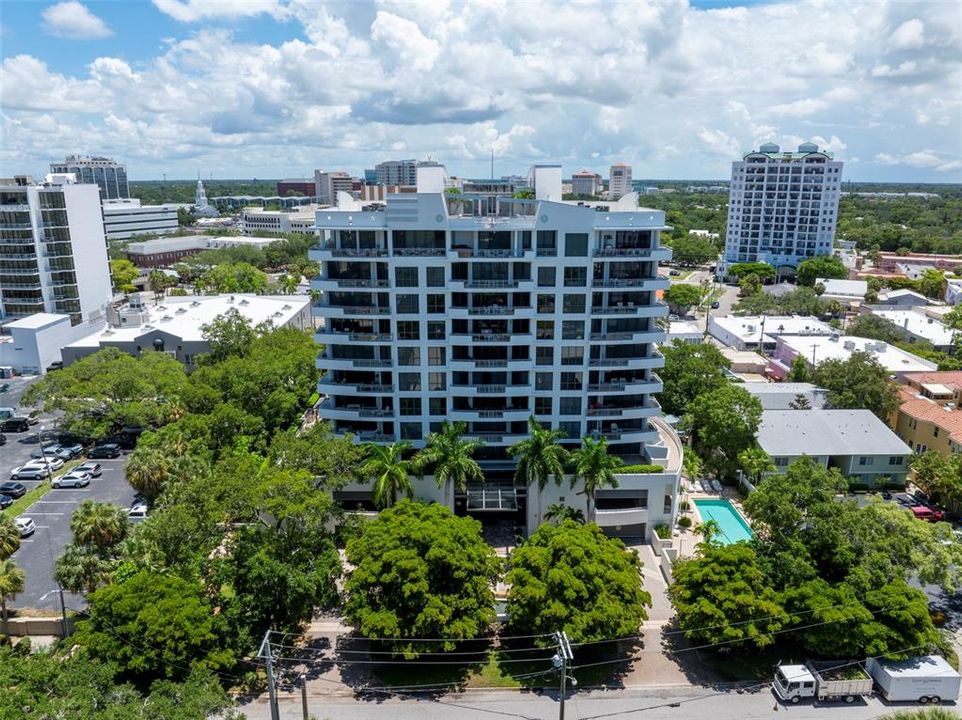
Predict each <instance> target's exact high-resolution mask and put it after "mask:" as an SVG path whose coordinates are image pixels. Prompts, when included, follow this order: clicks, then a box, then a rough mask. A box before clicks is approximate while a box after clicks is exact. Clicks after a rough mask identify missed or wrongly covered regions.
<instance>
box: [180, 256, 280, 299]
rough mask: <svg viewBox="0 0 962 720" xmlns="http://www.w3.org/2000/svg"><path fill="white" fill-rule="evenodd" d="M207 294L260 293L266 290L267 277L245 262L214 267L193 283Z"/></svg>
mask: <svg viewBox="0 0 962 720" xmlns="http://www.w3.org/2000/svg"><path fill="white" fill-rule="evenodd" d="M194 284H195V286H196V287H197V289H198V290H199V291H202V292H207V293H214V294H216V293H262V292H265V291H266V290H267V286H268V282H267V275H266V274H264V272H263V271H261V270H258V269H257V268H256V267H254V266H253V265H251V264H250V263H247V262H229V263H221V264H219V265H214V266H213V267H212V268H210V269H209V270H207V271H206V272H204V273H203V274H202V275H201V276H200V277H199V278H197V280H196V281H195V283H194Z"/></svg>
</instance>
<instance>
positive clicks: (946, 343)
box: [866, 306, 956, 351]
mask: <svg viewBox="0 0 962 720" xmlns="http://www.w3.org/2000/svg"><path fill="white" fill-rule="evenodd" d="M866 310H868V312H870V313H871V314H872V315H875V316H877V317H880V318H884V319H885V320H888V321H889V322H891V323H893V324H895V325H896V326H898V328H899V330H900V331H901V333H902V334H903V335H904V336H905V338H906V339H907V340H908V341H909V342H911V343H914V342H921V341H925V342H930V343H932V345H933V346H934V347H935V349H936V350H942V351H948V350H951V349H952V348H953V347H954V346H955V337H956V331H955V330H952V329H951V328H948V327H946V326H945V325H944V324H942V323H941V322H939V321H938V320H936V319H934V318H931V317H927V316H925V315H923V314H922V313H919V312H915V311H914V310H889V309H887V308H886V307H885V306H873V307H871V308H866Z"/></svg>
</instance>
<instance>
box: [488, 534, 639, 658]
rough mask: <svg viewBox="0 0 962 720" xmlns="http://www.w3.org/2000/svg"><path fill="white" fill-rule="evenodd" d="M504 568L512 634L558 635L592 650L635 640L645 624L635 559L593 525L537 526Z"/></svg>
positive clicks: (631, 551) (614, 540)
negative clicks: (612, 641)
mask: <svg viewBox="0 0 962 720" xmlns="http://www.w3.org/2000/svg"><path fill="white" fill-rule="evenodd" d="M510 567H511V569H510V570H509V571H508V574H507V576H506V578H505V581H506V582H507V583H508V584H509V585H510V586H511V589H510V590H509V591H508V615H509V617H510V632H512V633H515V632H516V633H518V634H532V635H534V634H541V633H545V634H548V633H552V632H554V631H556V630H564V631H566V632H567V633H568V636H569V637H570V638H571V640H572V642H576V643H579V642H592V641H595V640H604V639H610V638H616V637H624V636H631V635H635V634H637V633H638V629H639V627H640V625H641V623H642V622H644V621H645V620H647V619H648V613H647V610H646V608H647V607H649V606H650V605H651V595H649V594H648V593H647V592H645V591H644V590H643V589H642V575H641V561H640V560H639V558H638V554H637V553H636V552H634V551H633V550H627V549H626V548H625V546H624V544H622V542H621V541H620V540H617V539H612V538H608V537H607V536H606V535H605V534H604V533H603V532H602V531H601V529H600V528H599V527H598V526H597V525H595V524H593V523H592V524H589V525H580V524H578V523H576V522H574V521H573V520H565V521H564V522H563V523H561V524H560V525H558V526H554V525H547V524H546V525H542V526H541V527H540V528H538V530H537V531H536V532H535V533H534V534H533V535H532V536H531V537H530V538H529V539H528V541H527V542H525V543H524V544H523V545H521V546H520V547H518V548H516V549H515V550H514V551H513V552H512V553H511V559H510ZM550 642H551V640H550V639H545V641H544V644H548V643H550Z"/></svg>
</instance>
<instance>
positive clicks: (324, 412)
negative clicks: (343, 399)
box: [317, 399, 394, 420]
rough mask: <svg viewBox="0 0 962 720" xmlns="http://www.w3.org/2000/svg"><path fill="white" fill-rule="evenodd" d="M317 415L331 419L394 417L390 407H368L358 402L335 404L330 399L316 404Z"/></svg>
mask: <svg viewBox="0 0 962 720" xmlns="http://www.w3.org/2000/svg"><path fill="white" fill-rule="evenodd" d="M317 410H318V415H319V416H320V417H323V418H325V419H331V420H356V419H358V418H378V419H391V418H393V417H394V410H393V409H392V408H379V407H370V406H365V405H360V404H352V405H340V406H337V405H335V404H334V402H333V401H332V400H330V399H328V400H325V401H324V402H322V403H321V404H320V405H318V408H317Z"/></svg>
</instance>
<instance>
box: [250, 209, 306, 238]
mask: <svg viewBox="0 0 962 720" xmlns="http://www.w3.org/2000/svg"><path fill="white" fill-rule="evenodd" d="M315 212H317V205H308V206H306V207H299V208H297V209H295V210H290V211H288V210H265V209H263V208H259V207H246V208H244V210H243V211H242V212H241V226H242V228H243V229H244V231H245V232H249V233H250V232H261V233H270V234H272V235H283V234H285V233H290V232H300V233H310V232H313V228H314V213H315Z"/></svg>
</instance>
